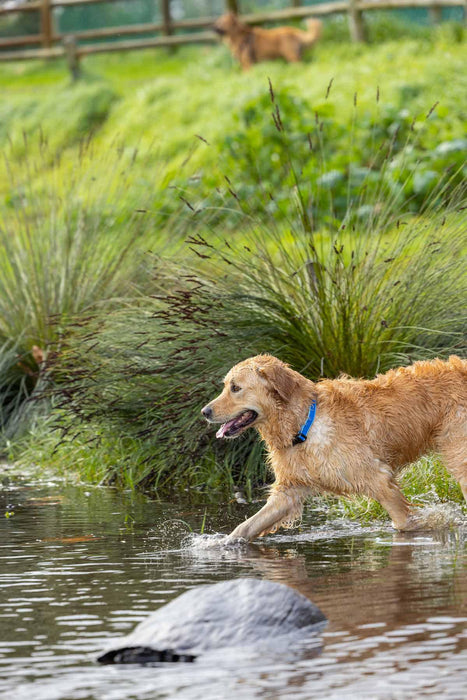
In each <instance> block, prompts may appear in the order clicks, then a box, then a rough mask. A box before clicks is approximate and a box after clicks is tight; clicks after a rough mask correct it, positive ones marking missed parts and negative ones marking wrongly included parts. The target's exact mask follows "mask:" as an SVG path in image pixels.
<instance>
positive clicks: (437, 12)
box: [428, 5, 442, 24]
mask: <svg viewBox="0 0 467 700" xmlns="http://www.w3.org/2000/svg"><path fill="white" fill-rule="evenodd" d="M441 13H442V9H441V7H440V6H439V5H432V6H431V7H429V8H428V15H429V17H430V22H431V24H439V23H440V22H441Z"/></svg>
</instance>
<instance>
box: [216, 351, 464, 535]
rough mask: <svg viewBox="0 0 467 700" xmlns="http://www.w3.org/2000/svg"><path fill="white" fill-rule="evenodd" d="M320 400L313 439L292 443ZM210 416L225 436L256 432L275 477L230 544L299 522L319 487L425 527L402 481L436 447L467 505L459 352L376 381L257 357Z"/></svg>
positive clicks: (228, 384) (237, 371)
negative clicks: (322, 376) (368, 501)
mask: <svg viewBox="0 0 467 700" xmlns="http://www.w3.org/2000/svg"><path fill="white" fill-rule="evenodd" d="M313 401H315V402H316V417H315V420H314V422H313V424H312V426H311V429H310V431H309V434H308V436H307V438H306V440H305V441H304V442H303V443H301V444H293V440H294V436H296V435H297V433H298V431H299V430H300V427H301V426H302V425H303V424H304V422H305V420H306V418H307V415H308V410H309V407H310V404H311V403H312V402H313ZM202 413H203V415H204V416H205V417H206V418H207V420H208V421H210V422H212V423H223V425H222V427H221V428H220V429H219V430H218V432H217V437H224V438H233V437H237V436H238V435H240V434H241V433H242V432H243V431H244V430H246V428H248V427H250V426H252V427H255V428H256V429H257V430H258V432H259V433H260V435H261V437H262V439H263V440H264V441H265V443H266V446H267V449H268V454H269V460H270V464H271V466H272V469H273V470H274V474H275V478H276V480H275V483H274V485H273V486H272V489H271V494H270V496H269V499H268V501H267V503H266V505H265V506H264V507H263V508H262V509H261V510H260V511H259V512H258V513H256V515H254V516H253V517H252V518H250V519H249V520H247V521H246V522H244V523H242V524H241V525H239V526H238V527H237V528H236V529H235V530H234V531H233V532H232V534H231V537H232V538H240V537H241V538H244V539H246V540H251V539H253V538H255V537H257V536H258V535H264V534H267V533H268V532H274V531H275V530H277V528H278V527H280V526H288V525H290V524H292V523H293V522H294V521H295V520H297V519H298V518H300V516H301V513H302V508H303V502H304V500H305V498H306V497H307V496H308V495H310V494H312V493H313V492H317V491H326V492H330V493H334V494H339V495H351V494H364V495H366V496H370V497H371V498H374V499H376V500H377V501H379V503H381V505H382V506H383V507H384V508H385V509H386V510H387V511H388V513H389V515H390V516H391V519H392V521H393V525H394V527H396V528H397V529H398V530H412V529H417V528H420V527H422V526H423V525H422V522H421V520H420V519H419V518H417V516H416V515H414V514H413V512H412V510H411V507H410V504H409V503H408V502H407V501H406V499H405V498H404V496H403V494H402V492H401V491H400V489H399V487H398V486H397V484H396V482H395V480H394V476H395V474H396V473H397V472H398V471H400V469H402V467H404V466H405V465H407V464H409V463H410V462H412V461H414V460H415V459H417V458H418V457H420V456H422V455H424V454H426V453H427V452H429V451H431V450H434V451H436V452H438V453H440V454H441V456H442V458H443V460H444V463H445V466H446V467H447V469H448V470H449V471H450V472H451V474H453V475H454V477H455V478H456V479H457V480H458V481H459V483H460V486H461V488H462V492H463V494H464V497H465V498H466V500H467V458H466V447H467V439H466V438H467V361H466V360H462V359H460V358H458V357H456V356H452V357H450V358H449V361H447V362H444V361H442V360H433V361H430V362H416V363H414V364H413V365H411V366H410V367H402V368H400V369H396V370H391V371H389V372H387V373H386V374H383V375H379V376H378V377H376V379H373V380H371V381H369V380H355V379H350V378H347V377H342V378H339V379H334V380H322V381H320V382H318V383H314V382H311V381H309V380H308V379H306V378H305V377H303V376H302V375H301V374H299V373H298V372H295V371H294V370H292V369H290V367H288V366H287V365H286V364H284V363H283V362H281V361H280V360H278V359H276V358H275V357H272V356H270V355H258V356H257V357H252V358H250V359H248V360H245V361H244V362H241V363H240V364H238V365H236V366H235V367H233V369H231V370H230V372H229V373H228V374H227V376H226V378H225V382H224V390H223V391H222V393H221V395H220V396H219V397H218V398H217V399H215V400H214V401H212V402H211V403H209V404H208V405H207V406H205V407H204V408H203V409H202Z"/></svg>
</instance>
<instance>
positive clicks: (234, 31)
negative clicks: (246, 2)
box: [213, 12, 322, 70]
mask: <svg viewBox="0 0 467 700" xmlns="http://www.w3.org/2000/svg"><path fill="white" fill-rule="evenodd" d="M307 27H308V30H307V31H302V30H300V29H295V27H277V28H276V29H261V28H260V27H250V26H248V25H247V24H244V23H243V22H241V21H240V20H239V19H238V17H237V15H235V14H234V13H233V12H228V13H227V14H226V15H222V17H219V19H218V20H217V21H216V22H215V23H214V25H213V29H214V31H215V32H217V34H219V35H220V36H221V37H222V38H223V40H224V41H225V42H226V44H227V45H228V47H229V48H230V50H231V52H232V54H233V55H234V56H235V58H236V59H237V60H238V61H239V62H240V65H241V67H242V68H243V70H247V69H248V68H251V66H252V65H253V64H254V63H258V62H259V61H267V60H270V59H274V58H284V59H285V60H286V61H289V63H296V62H297V61H300V60H301V58H302V54H303V51H304V49H306V48H308V47H309V46H312V45H313V44H314V43H315V42H316V41H317V39H319V37H320V36H321V28H322V23H321V21H320V20H319V19H309V20H307Z"/></svg>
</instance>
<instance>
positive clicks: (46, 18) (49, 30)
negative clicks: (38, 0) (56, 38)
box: [41, 0, 53, 49]
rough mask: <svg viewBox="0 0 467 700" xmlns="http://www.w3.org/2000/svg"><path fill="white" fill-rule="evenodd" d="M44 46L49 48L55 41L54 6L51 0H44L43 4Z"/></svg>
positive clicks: (42, 30)
mask: <svg viewBox="0 0 467 700" xmlns="http://www.w3.org/2000/svg"><path fill="white" fill-rule="evenodd" d="M41 32H42V46H43V47H44V48H45V49H49V48H50V47H51V46H52V42H53V27H52V6H51V3H50V0H42V5H41Z"/></svg>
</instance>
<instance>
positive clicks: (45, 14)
mask: <svg viewBox="0 0 467 700" xmlns="http://www.w3.org/2000/svg"><path fill="white" fill-rule="evenodd" d="M115 1H116V0H31V2H25V3H23V4H18V5H11V4H8V5H5V6H3V7H2V6H1V5H0V17H2V16H4V15H6V14H11V13H24V12H28V13H30V12H35V13H39V15H40V27H41V29H40V33H39V34H31V35H27V36H14V37H8V38H1V37H0V61H18V60H25V59H33V58H58V57H63V56H65V57H66V58H67V60H68V63H69V67H70V70H71V72H72V74H73V75H74V76H75V77H76V76H77V74H78V71H79V59H80V57H81V56H87V55H89V54H93V53H106V52H109V51H129V50H134V49H147V48H152V47H157V46H160V47H164V46H165V47H169V46H178V45H181V44H193V43H201V42H203V43H207V42H215V41H217V37H216V35H215V34H214V32H213V31H212V30H211V29H210V28H211V26H212V24H213V23H214V22H215V20H216V17H200V18H198V19H186V20H174V19H173V18H172V16H171V13H170V0H160V9H161V18H162V20H161V22H158V23H152V24H150V23H148V24H132V25H127V26H123V27H107V28H103V29H89V30H84V31H76V32H72V33H66V34H63V33H60V32H57V31H56V30H55V27H54V21H53V11H54V9H55V8H58V7H62V8H63V7H72V6H75V5H93V4H98V3H102V2H115ZM292 2H293V7H288V8H285V9H282V10H274V11H270V12H259V13H255V14H246V15H242V16H241V19H242V21H244V22H246V23H248V24H262V23H263V22H284V21H287V20H290V19H297V18H302V17H310V16H313V17H323V16H327V15H332V14H339V13H341V14H342V13H344V14H347V16H348V23H349V31H350V35H351V37H352V39H353V40H354V41H364V40H365V23H364V17H363V13H364V12H368V11H370V10H386V9H406V8H428V10H429V12H430V16H431V19H432V21H433V22H438V21H439V20H440V19H441V11H442V8H443V7H463V8H464V16H465V14H466V7H467V0H336V1H335V2H323V3H320V4H318V5H307V6H304V7H302V6H301V0H292ZM226 10H232V11H234V12H239V10H240V8H239V0H226ZM187 29H188V30H204V31H190V32H189V33H183V31H184V30H187ZM141 34H149V35H151V34H152V35H154V34H157V36H149V37H147V38H138V39H127V40H120V37H122V36H128V37H131V36H132V35H141ZM92 39H100V40H102V39H107V40H108V39H115V41H99V42H94V43H85V44H83V43H80V41H83V40H84V41H86V42H88V41H89V40H92ZM117 39H118V40H117ZM24 46H28V47H31V46H37V48H21V47H24ZM11 49H14V50H11Z"/></svg>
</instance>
